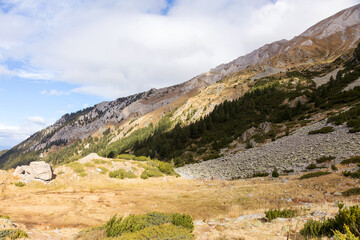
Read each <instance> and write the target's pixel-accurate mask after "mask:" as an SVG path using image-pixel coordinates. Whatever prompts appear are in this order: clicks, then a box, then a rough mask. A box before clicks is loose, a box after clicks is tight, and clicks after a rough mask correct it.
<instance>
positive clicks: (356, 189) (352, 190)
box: [342, 187, 360, 197]
mask: <svg viewBox="0 0 360 240" xmlns="http://www.w3.org/2000/svg"><path fill="white" fill-rule="evenodd" d="M359 194H360V187H354V188H350V189H348V190H346V191H344V192H342V195H343V196H345V197H349V196H352V195H359Z"/></svg>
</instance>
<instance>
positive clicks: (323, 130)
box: [309, 126, 334, 135]
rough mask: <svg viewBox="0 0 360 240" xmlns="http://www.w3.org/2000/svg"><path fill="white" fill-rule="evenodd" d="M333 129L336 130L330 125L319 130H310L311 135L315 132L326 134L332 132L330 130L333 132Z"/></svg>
mask: <svg viewBox="0 0 360 240" xmlns="http://www.w3.org/2000/svg"><path fill="white" fill-rule="evenodd" d="M333 131H334V128H333V127H331V126H328V127H323V128H320V129H318V130H314V131H310V132H309V135H313V134H326V133H330V132H333Z"/></svg>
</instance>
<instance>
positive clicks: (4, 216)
mask: <svg viewBox="0 0 360 240" xmlns="http://www.w3.org/2000/svg"><path fill="white" fill-rule="evenodd" d="M0 218H5V219H10V218H9V216H8V215H1V214H0Z"/></svg>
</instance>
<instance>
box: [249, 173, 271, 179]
mask: <svg viewBox="0 0 360 240" xmlns="http://www.w3.org/2000/svg"><path fill="white" fill-rule="evenodd" d="M267 176H269V173H267V172H255V173H254V174H253V175H252V176H251V177H253V178H256V177H267Z"/></svg>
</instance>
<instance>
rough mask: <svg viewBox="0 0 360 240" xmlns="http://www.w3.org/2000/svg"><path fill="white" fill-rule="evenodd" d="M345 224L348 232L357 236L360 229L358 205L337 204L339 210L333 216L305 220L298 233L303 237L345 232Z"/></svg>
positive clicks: (329, 235) (359, 209)
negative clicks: (345, 205)
mask: <svg viewBox="0 0 360 240" xmlns="http://www.w3.org/2000/svg"><path fill="white" fill-rule="evenodd" d="M346 226H348V227H349V232H351V233H352V234H354V235H355V236H357V237H358V236H359V235H360V233H359V229H360V208H359V206H358V205H354V206H351V207H348V208H347V207H344V205H343V204H339V212H338V213H337V214H336V215H335V217H334V218H329V219H325V220H323V221H314V220H310V221H307V222H306V223H305V225H304V227H303V228H302V229H301V230H300V234H301V235H303V236H304V237H310V238H311V237H312V238H313V237H324V236H328V237H331V236H333V235H334V232H336V231H339V232H346Z"/></svg>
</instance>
